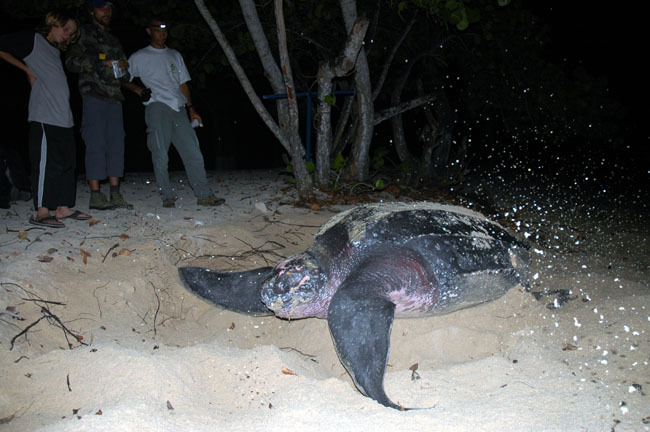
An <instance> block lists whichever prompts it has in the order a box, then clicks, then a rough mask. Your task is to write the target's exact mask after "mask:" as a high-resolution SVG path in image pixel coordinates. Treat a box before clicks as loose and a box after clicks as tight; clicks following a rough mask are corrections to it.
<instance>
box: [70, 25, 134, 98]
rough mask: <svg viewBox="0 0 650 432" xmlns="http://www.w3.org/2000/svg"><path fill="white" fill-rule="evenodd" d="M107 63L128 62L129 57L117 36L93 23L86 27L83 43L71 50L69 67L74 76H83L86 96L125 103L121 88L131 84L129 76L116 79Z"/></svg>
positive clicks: (82, 33)
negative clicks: (107, 60)
mask: <svg viewBox="0 0 650 432" xmlns="http://www.w3.org/2000/svg"><path fill="white" fill-rule="evenodd" d="M106 59H115V60H126V55H125V54H124V50H123V49H122V45H121V44H120V41H119V40H117V38H116V37H115V36H113V35H112V34H110V33H108V32H107V31H104V30H102V29H100V28H99V27H98V26H96V25H95V24H93V23H90V24H86V25H84V26H82V28H81V35H80V36H79V40H78V41H77V43H75V44H73V45H71V46H70V48H68V52H67V55H66V58H65V65H66V67H67V68H68V70H70V71H71V72H76V73H79V92H80V93H81V95H82V96H94V97H96V98H98V99H101V100H103V101H105V102H111V103H117V102H121V101H123V100H124V95H123V94H122V91H121V90H120V86H121V83H122V82H128V81H129V74H128V72H127V73H126V75H125V76H123V77H122V78H119V79H118V78H115V75H114V74H113V68H112V67H111V66H106V65H105V64H104V63H103V61H104V60H106Z"/></svg>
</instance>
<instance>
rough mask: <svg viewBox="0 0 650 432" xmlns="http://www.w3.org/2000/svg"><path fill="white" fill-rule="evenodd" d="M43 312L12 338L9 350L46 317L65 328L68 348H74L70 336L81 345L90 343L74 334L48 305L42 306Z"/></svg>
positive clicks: (52, 322)
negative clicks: (17, 340)
mask: <svg viewBox="0 0 650 432" xmlns="http://www.w3.org/2000/svg"><path fill="white" fill-rule="evenodd" d="M41 313H42V314H43V316H42V317H40V318H39V319H37V320H36V321H34V322H33V323H31V324H30V325H28V326H27V327H25V328H24V329H23V330H22V331H21V332H20V333H18V334H17V335H16V336H14V337H13V338H12V339H11V346H10V348H9V351H11V350H13V349H14V343H15V342H16V339H18V338H19V337H21V336H23V335H26V334H27V332H28V331H29V330H30V329H31V328H32V327H34V326H36V325H37V324H38V323H39V322H41V321H42V320H43V319H46V320H47V321H48V322H49V323H50V324H52V325H54V326H57V327H59V328H60V329H61V330H63V335H64V337H65V340H66V342H67V343H68V348H69V349H72V348H73V344H72V343H71V342H70V339H68V336H72V337H73V338H74V339H75V340H76V341H77V343H79V344H80V345H88V344H86V343H84V342H83V341H82V337H81V336H79V335H76V334H74V333H73V332H72V331H70V329H68V327H66V325H65V324H63V322H62V321H61V319H60V318H59V317H58V316H56V315H54V314H53V313H52V311H50V310H49V309H48V308H47V307H46V306H41Z"/></svg>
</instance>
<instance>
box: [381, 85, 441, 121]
mask: <svg viewBox="0 0 650 432" xmlns="http://www.w3.org/2000/svg"><path fill="white" fill-rule="evenodd" d="M435 98H436V95H435V94H433V93H429V94H427V95H424V96H420V97H417V98H415V99H411V100H410V101H406V102H402V103H401V104H399V105H395V106H393V107H390V108H386V109H385V110H383V111H379V112H378V113H376V114H375V126H377V125H378V124H379V123H381V122H383V121H384V120H387V119H389V118H391V117H393V116H396V115H398V114H402V113H404V112H406V111H409V110H412V109H413V108H417V107H419V106H420V105H423V104H425V103H429V102H431V101H432V100H434V99H435Z"/></svg>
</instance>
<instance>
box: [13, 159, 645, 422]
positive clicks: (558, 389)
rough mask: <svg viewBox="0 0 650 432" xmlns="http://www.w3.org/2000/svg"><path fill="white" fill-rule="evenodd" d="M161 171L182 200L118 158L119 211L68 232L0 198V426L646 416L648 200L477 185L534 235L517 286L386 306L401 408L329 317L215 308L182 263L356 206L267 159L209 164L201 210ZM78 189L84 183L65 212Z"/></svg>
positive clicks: (293, 231) (288, 240)
mask: <svg viewBox="0 0 650 432" xmlns="http://www.w3.org/2000/svg"><path fill="white" fill-rule="evenodd" d="M172 180H173V182H174V184H175V185H176V188H177V192H178V195H179V197H180V199H179V201H177V208H174V209H165V208H162V207H161V205H160V204H161V203H160V198H159V196H158V194H157V191H156V186H155V183H154V179H153V174H128V175H127V176H126V178H125V180H124V183H123V186H122V192H123V194H124V196H125V198H126V200H127V201H129V202H131V203H133V204H134V209H133V210H126V209H119V210H114V211H105V212H91V214H92V216H93V220H91V221H88V222H81V221H66V228H65V229H56V230H55V229H42V228H38V227H33V226H31V225H29V224H27V220H28V218H29V216H30V215H31V214H32V213H33V211H32V206H31V203H30V202H19V203H16V204H14V205H12V207H11V209H10V210H3V213H2V218H0V284H1V285H0V376H1V380H2V385H1V387H0V430H2V431H5V430H6V431H47V432H53V431H67V432H69V431H214V430H229V431H244V430H247V431H250V430H260V431H261V430H265V431H286V430H318V431H337V432H340V431H355V432H357V431H377V430H382V431H424V430H435V431H504V430H510V431H528V430H536V431H610V430H615V431H643V430H650V365H649V362H650V242H649V239H650V235H649V234H650V232H649V231H650V218H649V217H648V209H647V207H642V208H643V209H645V211H644V212H643V211H642V212H639V211H638V208H639V207H638V206H635V205H630V204H631V202H630V201H626V200H625V198H615V197H609V196H605V197H603V196H590V195H589V194H581V193H580V191H577V190H559V189H558V190H556V189H553V186H552V185H546V186H540V185H539V184H537V185H530V184H529V185H526V184H521V182H519V183H518V185H517V187H518V189H517V188H515V187H514V186H513V185H511V184H508V185H499V184H497V185H495V184H491V185H489V184H488V185H483V184H476V185H475V187H474V191H476V192H477V193H479V192H480V194H483V196H486V195H489V196H490V197H491V200H492V204H493V207H492V209H491V211H493V212H494V214H486V215H487V216H489V217H491V218H493V219H494V220H497V221H499V222H501V223H502V225H504V226H506V227H507V228H508V229H511V230H512V231H513V232H514V233H516V235H517V236H519V237H520V238H522V239H523V238H525V237H527V238H528V240H529V241H530V242H531V255H532V264H531V287H532V289H531V292H526V291H523V290H521V289H513V290H511V291H509V293H508V294H506V295H505V296H504V297H503V298H501V299H499V300H497V301H494V302H492V303H489V304H485V305H482V306H479V307H475V308H471V309H467V310H463V311H459V312H455V313H453V314H449V315H445V316H442V317H433V318H418V319H409V320H396V322H395V325H394V327H393V332H392V336H391V352H390V358H389V367H388V370H387V372H386V378H385V386H386V391H387V393H388V395H389V396H390V397H391V399H392V400H393V401H395V402H398V403H399V404H401V405H402V406H406V407H415V408H422V409H417V410H411V411H407V412H399V411H397V410H393V409H390V408H386V407H384V406H381V405H379V404H378V403H376V402H375V401H373V400H371V399H369V398H366V397H364V396H363V395H361V394H360V393H359V392H358V391H357V390H356V389H355V387H354V385H353V384H352V381H351V379H350V377H349V376H348V375H347V373H346V372H345V370H344V368H343V367H342V365H341V363H340V362H339V360H338V357H337V355H336V353H335V351H334V347H333V345H332V340H331V337H330V334H329V331H328V328H327V322H326V321H324V320H319V319H304V320H296V321H286V320H280V319H278V318H275V317H259V318H254V317H249V316H245V315H241V314H237V313H233V312H229V311H225V310H220V309H217V308H215V307H213V306H211V305H209V304H208V303H206V302H204V301H202V300H201V299H199V298H197V297H195V296H194V295H192V294H191V293H189V292H188V291H187V290H186V289H185V288H184V287H183V285H182V283H181V281H180V279H179V277H178V271H177V269H178V267H179V266H184V265H199V266H204V267H209V268H214V269H219V270H222V271H240V270H246V269H252V268H255V267H261V266H267V265H274V264H275V263H277V262H278V261H280V260H281V259H282V258H283V257H286V256H289V255H291V254H293V253H296V252H300V251H302V250H305V249H306V248H307V247H309V245H310V244H311V243H312V240H313V236H314V234H315V233H316V232H317V231H318V229H319V227H320V226H321V224H323V223H324V222H325V221H327V220H328V219H329V218H330V217H332V216H333V215H334V214H336V213H338V212H340V211H342V210H345V209H348V208H350V207H351V206H350V205H331V204H325V205H320V206H313V207H311V208H310V207H307V206H298V205H296V201H297V194H296V192H295V189H294V188H293V187H292V186H291V185H290V184H288V183H287V182H286V176H282V175H279V170H259V171H232V172H230V171H229V172H210V173H209V180H210V182H211V184H212V186H213V188H214V189H215V191H216V193H217V195H218V196H222V197H225V198H226V200H227V203H226V204H225V205H223V206H220V207H216V208H205V207H200V206H197V205H196V199H195V197H194V195H193V193H192V191H191V189H190V188H189V185H188V184H187V180H186V178H185V176H184V173H173V174H172ZM478 182H479V183H480V181H478ZM504 186H507V187H504ZM497 190H498V191H499V192H498V194H497V192H496V191H497ZM88 198H89V193H88V190H87V187H85V186H84V184H83V182H81V181H80V182H79V185H78V193H77V204H78V206H77V207H78V208H79V209H80V210H82V211H88V208H87V204H88ZM371 199H373V200H379V199H382V200H409V198H408V197H405V196H400V197H398V198H396V197H394V196H393V195H390V194H388V193H385V194H381V195H373V196H372V197H371ZM430 199H431V200H434V201H435V200H436V197H433V196H432V197H431V198H430ZM460 204H462V205H465V206H467V207H470V208H475V209H477V208H476V206H477V204H476V203H475V202H473V200H472V199H471V198H466V199H463V200H461V202H460ZM636 204H639V203H638V202H637V203H636ZM477 210H480V211H483V209H481V208H478V209H477Z"/></svg>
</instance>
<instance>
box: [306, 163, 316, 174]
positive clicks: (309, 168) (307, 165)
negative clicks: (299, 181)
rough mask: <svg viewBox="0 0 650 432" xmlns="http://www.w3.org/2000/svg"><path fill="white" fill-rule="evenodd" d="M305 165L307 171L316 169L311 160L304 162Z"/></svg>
mask: <svg viewBox="0 0 650 432" xmlns="http://www.w3.org/2000/svg"><path fill="white" fill-rule="evenodd" d="M305 166H306V167H307V171H309V173H313V172H314V171H316V165H314V163H313V162H312V161H308V162H305Z"/></svg>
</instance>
